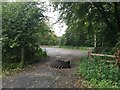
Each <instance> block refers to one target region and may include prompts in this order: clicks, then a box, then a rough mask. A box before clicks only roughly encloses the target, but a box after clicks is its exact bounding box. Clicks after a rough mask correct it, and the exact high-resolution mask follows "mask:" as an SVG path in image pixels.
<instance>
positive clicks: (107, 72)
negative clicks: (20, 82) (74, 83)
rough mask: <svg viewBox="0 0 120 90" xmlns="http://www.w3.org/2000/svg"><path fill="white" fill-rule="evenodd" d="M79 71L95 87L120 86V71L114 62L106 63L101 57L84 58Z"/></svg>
mask: <svg viewBox="0 0 120 90" xmlns="http://www.w3.org/2000/svg"><path fill="white" fill-rule="evenodd" d="M78 73H79V74H80V75H82V76H83V77H85V79H86V80H88V81H90V82H91V83H92V84H93V85H95V87H100V88H101V87H103V88H105V87H120V72H119V69H118V68H117V67H115V66H114V65H112V64H108V65H107V64H106V63H105V62H103V59H101V58H99V57H98V58H96V57H95V58H92V59H88V58H84V59H82V63H81V64H80V66H79V71H78Z"/></svg>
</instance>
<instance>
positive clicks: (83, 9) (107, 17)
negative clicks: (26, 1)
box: [54, 2, 120, 52]
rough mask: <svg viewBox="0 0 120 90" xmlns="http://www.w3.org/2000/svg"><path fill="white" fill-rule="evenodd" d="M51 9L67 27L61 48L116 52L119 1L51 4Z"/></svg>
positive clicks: (119, 34)
mask: <svg viewBox="0 0 120 90" xmlns="http://www.w3.org/2000/svg"><path fill="white" fill-rule="evenodd" d="M54 7H55V9H56V10H59V12H60V18H59V20H60V22H62V21H64V22H65V23H66V25H67V26H68V28H67V30H66V33H65V34H64V35H63V36H62V38H61V42H60V44H61V45H68V46H70V45H71V46H80V47H84V46H88V47H93V46H94V47H99V48H100V51H106V52H109V51H111V50H115V51H116V49H120V48H119V46H120V43H119V41H120V40H119V39H120V13H119V12H118V11H120V2H112V3H109V2H107V3H104V2H101V3H99V2H58V3H56V2H55V3H54Z"/></svg>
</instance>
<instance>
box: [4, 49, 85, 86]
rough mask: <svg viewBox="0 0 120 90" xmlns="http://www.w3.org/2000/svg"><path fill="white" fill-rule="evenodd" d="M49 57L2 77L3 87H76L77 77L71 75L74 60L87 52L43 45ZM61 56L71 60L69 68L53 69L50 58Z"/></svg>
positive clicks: (74, 63) (77, 59)
mask: <svg viewBox="0 0 120 90" xmlns="http://www.w3.org/2000/svg"><path fill="white" fill-rule="evenodd" d="M44 48H46V50H47V53H48V56H49V58H47V59H45V60H43V61H42V62H40V63H37V64H35V65H34V66H33V67H31V68H28V69H26V70H25V71H24V72H21V73H19V74H17V75H14V76H9V77H6V78H4V79H3V81H2V84H3V87H4V88H11V87H13V88H77V86H76V82H77V81H78V78H77V77H75V76H73V73H74V71H75V69H76V66H77V65H76V62H79V61H80V59H79V58H81V57H84V56H86V55H87V52H84V51H78V50H66V49H60V48H53V47H52V48H49V47H44ZM59 58H62V59H64V60H66V59H67V60H70V61H71V66H72V67H71V68H70V69H55V68H52V67H50V66H49V63H50V62H51V61H52V60H56V59H59Z"/></svg>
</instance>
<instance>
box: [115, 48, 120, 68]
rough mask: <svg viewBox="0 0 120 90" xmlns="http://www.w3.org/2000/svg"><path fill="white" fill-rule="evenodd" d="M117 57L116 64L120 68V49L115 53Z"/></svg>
mask: <svg viewBox="0 0 120 90" xmlns="http://www.w3.org/2000/svg"><path fill="white" fill-rule="evenodd" d="M115 58H116V63H115V65H116V66H118V67H119V69H120V50H117V52H116V53H115Z"/></svg>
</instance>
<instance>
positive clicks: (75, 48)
mask: <svg viewBox="0 0 120 90" xmlns="http://www.w3.org/2000/svg"><path fill="white" fill-rule="evenodd" d="M59 48H65V49H73V50H89V49H91V48H93V47H79V46H59Z"/></svg>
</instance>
